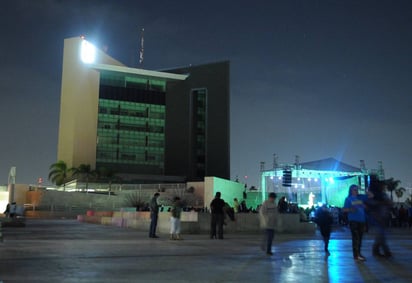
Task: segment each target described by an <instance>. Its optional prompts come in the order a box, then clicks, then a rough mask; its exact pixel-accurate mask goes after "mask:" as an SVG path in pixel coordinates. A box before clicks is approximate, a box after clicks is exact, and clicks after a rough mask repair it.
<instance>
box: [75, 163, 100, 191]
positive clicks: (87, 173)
mask: <svg viewBox="0 0 412 283" xmlns="http://www.w3.org/2000/svg"><path fill="white" fill-rule="evenodd" d="M70 170H71V171H72V172H73V176H74V177H80V178H84V180H86V192H88V188H89V180H90V178H91V177H94V176H95V175H96V171H94V170H92V169H91V167H90V164H80V165H79V167H73V168H71V169H70Z"/></svg>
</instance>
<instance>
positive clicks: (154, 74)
mask: <svg viewBox="0 0 412 283" xmlns="http://www.w3.org/2000/svg"><path fill="white" fill-rule="evenodd" d="M90 67H91V68H93V69H96V70H99V71H111V72H118V73H124V74H130V75H139V76H142V77H146V78H157V79H164V80H177V81H184V80H185V79H186V78H187V77H188V76H189V75H180V74H173V73H166V72H159V71H150V70H145V69H136V68H130V67H125V66H115V65H108V64H90Z"/></svg>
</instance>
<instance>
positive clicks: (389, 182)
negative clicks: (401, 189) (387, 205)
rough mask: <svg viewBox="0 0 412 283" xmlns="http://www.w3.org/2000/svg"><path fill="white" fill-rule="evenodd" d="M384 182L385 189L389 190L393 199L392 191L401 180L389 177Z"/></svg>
mask: <svg viewBox="0 0 412 283" xmlns="http://www.w3.org/2000/svg"><path fill="white" fill-rule="evenodd" d="M384 182H385V185H386V189H387V190H388V191H390V192H391V200H392V201H393V196H392V193H393V191H395V190H396V188H397V187H398V186H399V184H400V183H401V181H399V180H394V179H393V178H389V179H387V180H385V181H384Z"/></svg>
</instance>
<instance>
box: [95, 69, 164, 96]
mask: <svg viewBox="0 0 412 283" xmlns="http://www.w3.org/2000/svg"><path fill="white" fill-rule="evenodd" d="M100 83H101V84H102V85H109V86H118V87H129V88H140V89H145V90H157V91H163V92H164V91H166V82H165V81H162V80H155V79H150V80H149V79H147V78H142V77H137V76H130V75H128V76H125V75H122V74H121V73H114V72H104V71H103V72H101V75H100Z"/></svg>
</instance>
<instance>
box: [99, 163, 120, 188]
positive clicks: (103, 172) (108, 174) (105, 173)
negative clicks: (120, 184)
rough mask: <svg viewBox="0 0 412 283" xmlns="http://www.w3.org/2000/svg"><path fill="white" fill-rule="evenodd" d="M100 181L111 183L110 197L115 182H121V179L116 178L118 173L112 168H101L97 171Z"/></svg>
mask: <svg viewBox="0 0 412 283" xmlns="http://www.w3.org/2000/svg"><path fill="white" fill-rule="evenodd" d="M96 173H97V176H98V178H99V180H105V181H108V182H109V195H110V193H111V190H112V183H113V181H120V180H121V178H120V177H118V176H116V172H115V171H114V170H112V169H111V168H106V167H101V168H99V170H97V171H96Z"/></svg>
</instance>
